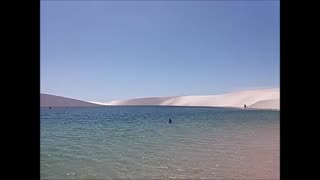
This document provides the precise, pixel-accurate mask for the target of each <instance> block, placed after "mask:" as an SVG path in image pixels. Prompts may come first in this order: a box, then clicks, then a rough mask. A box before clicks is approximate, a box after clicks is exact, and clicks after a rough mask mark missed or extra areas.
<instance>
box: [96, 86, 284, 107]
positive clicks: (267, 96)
mask: <svg viewBox="0 0 320 180" xmlns="http://www.w3.org/2000/svg"><path fill="white" fill-rule="evenodd" d="M279 99H280V89H279V88H273V89H258V90H248V91H239V92H232V93H226V94H220V95H205V96H175V97H149V98H138V99H129V100H119V101H111V102H107V103H99V104H101V105H162V106H211V107H241V108H242V107H243V105H244V104H246V105H247V106H248V107H250V106H251V105H252V108H259V109H278V110H279V109H280V106H279V103H278V104H277V103H276V101H277V100H278V101H279ZM269 100H272V101H269ZM255 103H257V104H255Z"/></svg>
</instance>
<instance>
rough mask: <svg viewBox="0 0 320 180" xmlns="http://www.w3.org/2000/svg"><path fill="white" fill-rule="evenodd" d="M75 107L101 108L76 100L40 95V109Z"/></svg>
mask: <svg viewBox="0 0 320 180" xmlns="http://www.w3.org/2000/svg"><path fill="white" fill-rule="evenodd" d="M74 106H99V105H98V104H94V103H89V102H86V101H80V100H76V99H71V98H66V97H61V96H54V95H49V94H42V93H41V94H40V107H74Z"/></svg>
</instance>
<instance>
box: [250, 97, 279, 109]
mask: <svg viewBox="0 0 320 180" xmlns="http://www.w3.org/2000/svg"><path fill="white" fill-rule="evenodd" d="M249 108H253V109H280V99H273V100H264V101H259V102H256V103H254V104H252V105H250V106H249Z"/></svg>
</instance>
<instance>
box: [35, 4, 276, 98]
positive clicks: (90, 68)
mask: <svg viewBox="0 0 320 180" xmlns="http://www.w3.org/2000/svg"><path fill="white" fill-rule="evenodd" d="M279 4H280V3H279V1H174V2H168V1H151V2H148V1H120V2H115V1H41V17H40V19H41V21H40V27H41V34H40V41H41V50H40V53H41V58H40V64H41V69H40V79H41V84H40V86H41V93H48V94H54V95H59V96H64V97H69V98H75V99H80V100H86V101H98V102H107V101H111V100H119V99H130V98H140V97H157V96H182V95H213V94H220V93H226V92H232V91H239V90H249V89H257V88H279V82H280V69H279V66H280V55H279V54H280V47H279V46H280V27H279V26H280V23H279V21H280V17H279V11H280V10H279V9H280V5H279Z"/></svg>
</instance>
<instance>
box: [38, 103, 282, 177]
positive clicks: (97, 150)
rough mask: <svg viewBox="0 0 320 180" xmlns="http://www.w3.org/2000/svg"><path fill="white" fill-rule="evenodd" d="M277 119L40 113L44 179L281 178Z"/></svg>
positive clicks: (197, 113) (255, 114)
mask: <svg viewBox="0 0 320 180" xmlns="http://www.w3.org/2000/svg"><path fill="white" fill-rule="evenodd" d="M279 114H280V112H279V111H264V110H242V109H224V108H196V107H194V108H192V107H143V106H142V107H99V108H68V109H66V108H53V109H47V108H41V179H151V178H154V179H171V178H172V179H174V178H177V179H179V178H180V179H181V178H183V179H186V178H188V179H191V178H193V179H227V178H229V179H230V178H232V179H234V178H239V179H278V178H279V168H280V167H279V164H280V163H279V119H280V117H279ZM169 118H171V119H172V121H173V123H172V124H169V123H168V119H169Z"/></svg>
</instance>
